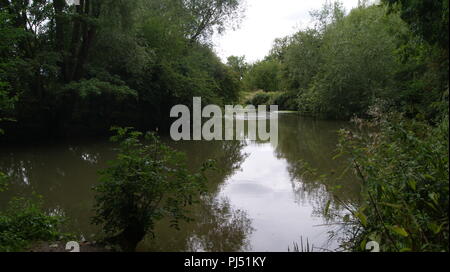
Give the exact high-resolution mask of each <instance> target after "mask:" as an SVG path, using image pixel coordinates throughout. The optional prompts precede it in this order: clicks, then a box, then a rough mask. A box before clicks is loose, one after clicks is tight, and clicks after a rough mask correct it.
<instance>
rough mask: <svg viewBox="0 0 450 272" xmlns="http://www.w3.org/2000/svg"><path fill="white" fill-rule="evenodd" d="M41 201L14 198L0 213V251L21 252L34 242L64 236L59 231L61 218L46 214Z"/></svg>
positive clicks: (52, 239)
mask: <svg viewBox="0 0 450 272" xmlns="http://www.w3.org/2000/svg"><path fill="white" fill-rule="evenodd" d="M41 204H42V203H41V201H40V200H39V199H38V200H35V199H25V198H14V199H13V200H12V201H11V202H10V204H9V206H8V208H7V210H6V211H5V212H2V213H0V251H3V252H5V251H6V252H11V251H22V250H25V249H26V247H27V246H29V245H30V244H31V243H32V242H35V241H56V240H58V239H60V238H61V237H64V236H66V234H62V233H61V232H60V231H59V227H60V226H61V224H62V222H63V217H61V216H58V215H48V214H46V213H45V212H44V211H43V209H42V205H41Z"/></svg>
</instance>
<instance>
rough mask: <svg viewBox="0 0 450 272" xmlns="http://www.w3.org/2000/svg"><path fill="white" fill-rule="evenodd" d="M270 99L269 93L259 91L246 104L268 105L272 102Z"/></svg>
mask: <svg viewBox="0 0 450 272" xmlns="http://www.w3.org/2000/svg"><path fill="white" fill-rule="evenodd" d="M270 98H271V96H270V94H269V93H266V92H263V91H258V92H256V93H255V95H253V97H251V98H250V99H249V100H247V102H246V103H247V104H250V105H254V106H258V105H267V104H268V103H269V101H270Z"/></svg>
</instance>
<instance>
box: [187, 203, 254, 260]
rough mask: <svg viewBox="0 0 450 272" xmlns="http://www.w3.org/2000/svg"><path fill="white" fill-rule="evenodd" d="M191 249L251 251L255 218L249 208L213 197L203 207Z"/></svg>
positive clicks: (189, 245)
mask: <svg viewBox="0 0 450 272" xmlns="http://www.w3.org/2000/svg"><path fill="white" fill-rule="evenodd" d="M194 224H195V227H194V229H193V230H194V231H193V233H192V234H191V237H190V239H189V241H188V248H187V250H188V251H195V252H198V251H208V252H211V251H215V252H233V251H248V250H250V245H249V240H248V236H249V235H250V234H251V233H252V231H253V228H252V226H251V220H250V219H248V217H247V214H246V213H245V211H242V210H235V209H233V207H231V205H230V203H229V201H228V200H227V199H216V198H211V197H209V198H208V199H205V201H204V202H202V204H201V207H200V208H199V214H198V218H197V220H195V221H194Z"/></svg>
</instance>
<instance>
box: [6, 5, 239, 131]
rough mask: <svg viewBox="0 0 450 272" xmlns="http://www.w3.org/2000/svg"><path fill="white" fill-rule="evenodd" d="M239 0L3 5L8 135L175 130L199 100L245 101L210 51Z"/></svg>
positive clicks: (234, 15) (233, 76)
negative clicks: (176, 108)
mask: <svg viewBox="0 0 450 272" xmlns="http://www.w3.org/2000/svg"><path fill="white" fill-rule="evenodd" d="M241 10H242V8H241V6H240V1H239V0H188V1H185V0H135V1H117V0H81V1H80V5H78V6H74V5H70V6H69V5H68V4H67V2H66V1H65V0H53V1H52V0H33V1H30V0H1V1H0V36H1V39H0V103H1V104H0V118H1V120H2V124H1V126H2V128H3V129H6V130H8V133H7V135H9V136H15V137H17V136H22V137H27V135H30V133H32V134H33V135H34V136H38V135H41V136H43V137H47V136H64V135H67V134H70V135H74V134H98V133H103V132H105V131H107V130H108V129H109V127H111V126H112V125H126V126H134V127H137V128H141V129H144V130H149V129H154V128H156V127H161V126H164V125H167V124H166V123H168V122H166V121H167V119H168V117H169V111H170V107H171V106H172V105H174V104H178V103H184V104H189V103H192V102H191V101H192V97H193V96H201V97H202V99H203V101H205V102H210V103H216V104H219V105H220V104H223V103H226V102H227V103H229V102H232V101H234V100H236V99H237V97H238V91H239V78H238V76H237V75H236V74H235V73H233V72H232V71H231V70H230V69H229V68H228V67H227V66H226V65H224V64H222V63H221V62H220V60H219V58H218V57H217V56H216V55H215V53H214V52H213V50H212V46H211V37H212V35H213V33H214V32H222V31H224V29H225V28H226V27H229V26H232V25H235V24H236V23H238V22H239V18H240V16H241Z"/></svg>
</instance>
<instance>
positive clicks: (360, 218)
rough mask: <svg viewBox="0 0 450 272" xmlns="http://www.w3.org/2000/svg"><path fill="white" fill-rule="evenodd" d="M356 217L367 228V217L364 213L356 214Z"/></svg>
mask: <svg viewBox="0 0 450 272" xmlns="http://www.w3.org/2000/svg"><path fill="white" fill-rule="evenodd" d="M355 216H356V217H358V219H359V221H360V222H361V224H362V225H363V226H364V227H367V216H365V215H364V214H363V213H362V211H359V212H356V213H355Z"/></svg>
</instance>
